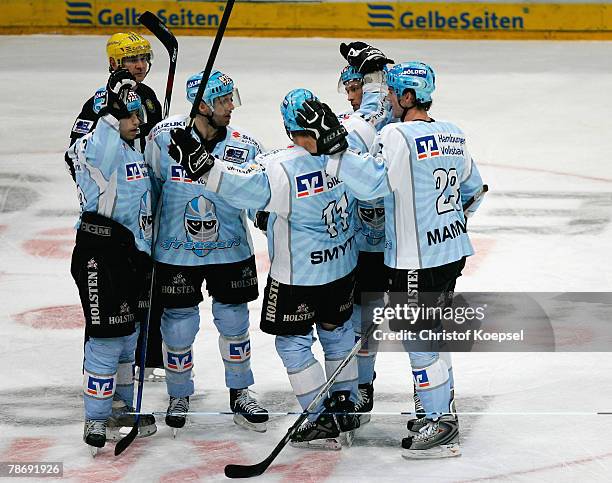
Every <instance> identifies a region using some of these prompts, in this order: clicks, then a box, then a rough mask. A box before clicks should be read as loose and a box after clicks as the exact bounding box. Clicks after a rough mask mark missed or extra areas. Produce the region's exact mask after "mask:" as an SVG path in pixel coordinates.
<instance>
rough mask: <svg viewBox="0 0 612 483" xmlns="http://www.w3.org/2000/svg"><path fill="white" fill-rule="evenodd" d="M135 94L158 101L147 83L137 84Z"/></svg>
mask: <svg viewBox="0 0 612 483" xmlns="http://www.w3.org/2000/svg"><path fill="white" fill-rule="evenodd" d="M136 94H138V95H139V96H140V97H141V98H142V97H144V98H147V99H151V100H153V101H158V99H157V96H156V95H155V91H154V90H153V89H151V88H150V87H149V86H148V85H146V84H143V83H142V82H140V83H139V84H138V87H137V89H136ZM158 102H159V101H158Z"/></svg>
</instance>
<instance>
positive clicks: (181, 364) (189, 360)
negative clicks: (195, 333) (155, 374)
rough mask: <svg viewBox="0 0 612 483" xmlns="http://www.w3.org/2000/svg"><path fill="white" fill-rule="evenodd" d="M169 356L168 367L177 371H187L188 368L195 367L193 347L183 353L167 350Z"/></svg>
mask: <svg viewBox="0 0 612 483" xmlns="http://www.w3.org/2000/svg"><path fill="white" fill-rule="evenodd" d="M167 358H168V364H167V367H168V369H170V370H173V371H176V372H185V371H186V370H187V369H191V368H192V367H193V357H192V355H191V349H190V350H189V351H187V352H185V353H183V354H178V353H176V352H170V351H167Z"/></svg>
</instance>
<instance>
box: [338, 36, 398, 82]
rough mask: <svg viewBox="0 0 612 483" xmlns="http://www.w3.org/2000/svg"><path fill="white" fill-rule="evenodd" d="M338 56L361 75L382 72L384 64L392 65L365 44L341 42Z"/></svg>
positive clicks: (374, 48)
mask: <svg viewBox="0 0 612 483" xmlns="http://www.w3.org/2000/svg"><path fill="white" fill-rule="evenodd" d="M340 54H342V57H344V58H345V59H346V61H347V62H348V63H349V65H351V66H353V67H355V69H357V70H358V71H359V73H360V74H363V75H365V74H370V73H372V72H376V71H377V70H382V68H383V67H384V66H385V65H386V64H393V63H394V61H393V60H391V59H389V58H387V56H386V55H385V54H383V53H382V52H381V51H380V50H379V49H377V48H376V47H372V46H371V45H368V44H366V43H365V42H351V43H350V44H345V43H344V42H343V43H341V44H340Z"/></svg>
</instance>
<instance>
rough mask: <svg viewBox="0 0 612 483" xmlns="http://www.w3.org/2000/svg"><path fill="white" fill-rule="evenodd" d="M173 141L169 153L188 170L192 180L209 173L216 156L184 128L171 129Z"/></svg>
mask: <svg viewBox="0 0 612 483" xmlns="http://www.w3.org/2000/svg"><path fill="white" fill-rule="evenodd" d="M170 137H171V138H172V141H171V142H170V145H169V146H168V154H169V155H170V157H171V158H172V159H174V160H175V161H176V162H177V163H179V164H180V165H181V166H182V167H183V169H184V170H185V171H186V172H187V176H189V178H190V179H191V180H192V181H197V180H198V179H200V178H201V177H202V176H204V175H205V174H206V173H208V172H209V171H210V170H211V168H212V167H213V165H214V164H215V158H214V156H213V155H212V154H210V153H209V152H208V151H206V148H205V147H204V146H202V145H201V144H200V143H199V142H198V141H197V140H195V139H194V138H193V136H191V134H188V133H187V131H185V130H184V129H181V128H179V129H173V130H172V131H170Z"/></svg>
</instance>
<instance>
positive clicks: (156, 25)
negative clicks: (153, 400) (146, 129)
mask: <svg viewBox="0 0 612 483" xmlns="http://www.w3.org/2000/svg"><path fill="white" fill-rule="evenodd" d="M139 20H140V23H142V24H143V25H144V26H145V27H147V28H148V29H149V30H150V31H151V32H152V33H153V35H155V37H157V38H158V39H159V40H160V42H161V43H162V44H163V45H164V47H165V48H166V50H167V51H168V55H169V56H170V66H169V68H168V80H167V82H166V94H165V97H164V113H163V114H164V119H165V118H166V117H168V113H169V111H170V100H171V99H172V87H173V86H174V73H175V71H176V60H177V55H178V42H177V40H176V37H174V35H172V33H171V32H170V31H169V30H168V29H167V28H166V26H165V25H164V24H163V23H162V22H161V21H160V20H159V18H157V17H156V16H155V14H153V13H151V12H149V11H147V12H145V13H143V14H142V15H141V16H140V17H139ZM155 239H156V236H155V230H153V237H152V238H151V260H152V267H151V282H150V284H149V306H148V307H147V316H146V317H145V320H144V322H143V323H142V324H141V326H140V341H141V343H140V361H139V368H140V370H139V371H138V390H137V393H136V408H135V412H136V418H135V420H134V425H133V426H132V429H131V430H130V432H129V433H128V434H127V435H125V436H124V437H123V438H121V439H120V440H119V441H117V444H116V445H115V456H119V455H120V454H121V453H123V452H124V451H125V450H126V449H127V448H128V446H129V445H131V444H132V443H133V442H134V440H135V439H136V437H137V436H138V427H139V425H140V409H141V406H142V392H143V388H144V374H145V365H146V359H147V340H148V339H149V323H150V321H151V309H152V307H153V288H154V286H155V260H154V257H153V253H154V250H155Z"/></svg>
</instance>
